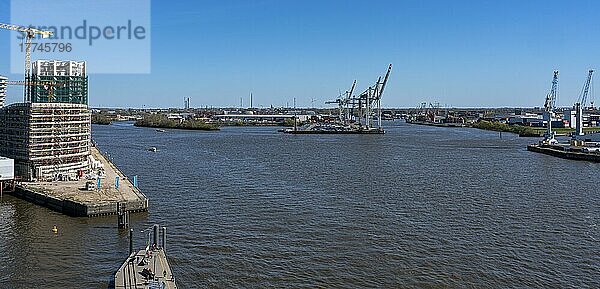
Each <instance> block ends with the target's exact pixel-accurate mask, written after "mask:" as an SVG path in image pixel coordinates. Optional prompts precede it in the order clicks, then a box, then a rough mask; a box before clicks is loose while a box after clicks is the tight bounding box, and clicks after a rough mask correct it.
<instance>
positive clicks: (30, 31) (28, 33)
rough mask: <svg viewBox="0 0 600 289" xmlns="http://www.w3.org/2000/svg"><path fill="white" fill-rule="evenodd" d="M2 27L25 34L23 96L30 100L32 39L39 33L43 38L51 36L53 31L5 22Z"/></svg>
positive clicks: (27, 100)
mask: <svg viewBox="0 0 600 289" xmlns="http://www.w3.org/2000/svg"><path fill="white" fill-rule="evenodd" d="M0 29H7V30H12V31H18V32H22V33H24V34H25V82H24V84H25V93H24V96H23V98H24V101H25V102H29V101H31V99H30V95H29V94H28V93H27V83H28V82H29V80H30V77H31V39H33V38H35V37H36V36H37V35H39V36H40V37H41V38H49V37H51V36H52V35H53V33H52V32H51V31H44V30H40V29H35V28H32V27H24V26H19V25H12V24H5V23H0Z"/></svg>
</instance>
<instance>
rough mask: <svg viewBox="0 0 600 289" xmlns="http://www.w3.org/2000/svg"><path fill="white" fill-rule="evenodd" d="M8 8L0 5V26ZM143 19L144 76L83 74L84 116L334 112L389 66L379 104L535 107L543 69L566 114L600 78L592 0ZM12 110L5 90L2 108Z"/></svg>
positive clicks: (5, 71) (242, 5)
mask: <svg viewBox="0 0 600 289" xmlns="http://www.w3.org/2000/svg"><path fill="white" fill-rule="evenodd" d="M45 5H51V4H45ZM10 11H11V9H10V1H7V0H0V22H2V23H11V19H10ZM151 11H152V12H151V13H152V14H151V22H152V24H151V34H152V39H151V42H152V45H151V73H149V74H91V75H90V80H89V82H90V106H92V107H134V108H142V107H147V108H151V107H152V108H169V107H182V106H183V101H182V100H183V98H184V97H190V98H191V107H205V106H208V107H239V105H240V98H242V97H243V98H244V100H243V102H244V104H245V105H248V104H249V103H250V93H252V94H253V98H254V99H253V105H254V107H269V106H271V105H273V106H276V107H281V106H286V104H287V105H291V103H292V102H293V99H294V98H296V101H297V106H298V107H311V106H313V104H314V106H316V107H332V108H333V107H335V105H326V104H325V101H328V100H333V99H335V98H336V97H337V96H338V94H339V93H340V92H343V91H345V90H347V89H349V87H350V86H351V84H352V81H353V80H355V79H356V80H357V90H358V91H359V92H360V91H362V90H364V89H365V88H366V87H367V86H369V85H372V84H373V83H374V82H375V80H376V79H377V77H378V76H380V75H383V74H384V73H385V71H386V68H387V65H388V64H390V63H392V64H393V65H394V68H393V71H392V74H391V78H390V81H389V84H388V87H387V88H386V92H385V94H384V96H383V100H382V105H383V106H384V107H415V106H418V105H419V103H421V102H428V103H429V102H432V103H433V102H439V103H440V104H441V105H442V106H446V105H447V106H450V107H535V106H538V107H541V106H543V103H544V97H545V95H546V93H547V92H548V91H549V89H550V84H551V79H552V71H553V70H559V71H560V82H559V83H560V86H559V91H560V92H559V93H560V94H559V98H558V102H557V104H558V105H559V106H569V105H571V104H572V103H573V102H575V100H576V99H577V96H578V94H579V92H580V90H581V87H582V85H583V82H584V80H585V77H586V75H587V71H588V69H590V68H594V69H597V68H599V67H600V65H599V60H600V58H599V57H598V55H597V51H598V47H599V45H600V33H597V32H596V31H595V30H594V27H595V25H594V24H595V23H594V21H596V19H597V15H600V2H597V1H575V2H564V1H540V0H534V1H451V2H448V1H378V2H377V4H376V5H375V4H374V3H372V2H370V1H296V2H292V1H285V2H284V1H276V0H264V1H217V2H205V1H179V2H178V3H177V4H173V3H168V2H159V1H152V9H151ZM14 24H24V25H28V24H30V23H14ZM12 33H13V32H9V31H5V30H0V75H6V76H8V77H9V78H10V79H14V80H20V79H22V77H23V75H22V74H21V75H19V74H10V73H9V72H10V56H9V55H10V48H11V47H10V37H14V35H13V34H12ZM99 41H100V40H99ZM65 55H66V56H68V54H65ZM32 59H33V60H36V59H39V55H36V53H33V54H32ZM74 60H85V59H74ZM593 97H594V99H593V100H595V102H596V103H598V102H599V101H600V100H598V95H597V93H595V95H593ZM21 99H22V89H19V88H17V87H10V88H9V91H8V99H7V103H14V102H18V101H21Z"/></svg>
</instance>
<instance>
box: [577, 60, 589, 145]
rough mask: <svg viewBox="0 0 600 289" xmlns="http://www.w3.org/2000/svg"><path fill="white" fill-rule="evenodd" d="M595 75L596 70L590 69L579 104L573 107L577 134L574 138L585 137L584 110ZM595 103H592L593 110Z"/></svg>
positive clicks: (580, 94) (578, 99) (578, 100)
mask: <svg viewBox="0 0 600 289" xmlns="http://www.w3.org/2000/svg"><path fill="white" fill-rule="evenodd" d="M593 74H594V70H593V69H590V70H589V71H588V75H587V78H586V79H585V82H584V83H583V88H581V92H580V93H579V97H578V98H577V102H576V103H575V105H574V106H573V109H574V110H575V132H574V133H573V137H576V136H578V135H580V136H581V135H583V109H584V108H585V107H586V105H587V97H588V94H589V92H590V84H591V83H592V75H593ZM593 106H594V102H593V101H592V102H591V107H592V108H593Z"/></svg>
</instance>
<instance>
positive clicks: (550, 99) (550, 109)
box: [542, 70, 558, 144]
mask: <svg viewBox="0 0 600 289" xmlns="http://www.w3.org/2000/svg"><path fill="white" fill-rule="evenodd" d="M557 97H558V70H555V71H554V76H553V77H552V87H551V88H550V92H549V93H548V94H547V95H546V102H545V103H544V109H545V111H544V118H545V119H546V120H547V122H548V123H547V128H546V133H544V140H543V141H542V143H543V144H556V143H558V141H557V140H556V138H555V137H554V136H555V133H554V132H553V131H552V117H553V116H554V108H555V107H556V98H557Z"/></svg>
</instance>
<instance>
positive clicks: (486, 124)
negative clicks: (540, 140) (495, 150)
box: [471, 120, 544, 137]
mask: <svg viewBox="0 0 600 289" xmlns="http://www.w3.org/2000/svg"><path fill="white" fill-rule="evenodd" d="M471 127H474V128H478V129H484V130H492V131H501V132H510V133H514V134H518V135H519V136H520V137H540V136H542V135H543V134H544V131H543V130H539V129H534V128H531V127H526V126H522V125H508V124H505V123H500V122H495V121H487V120H481V121H478V122H476V123H473V124H472V125H471Z"/></svg>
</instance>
